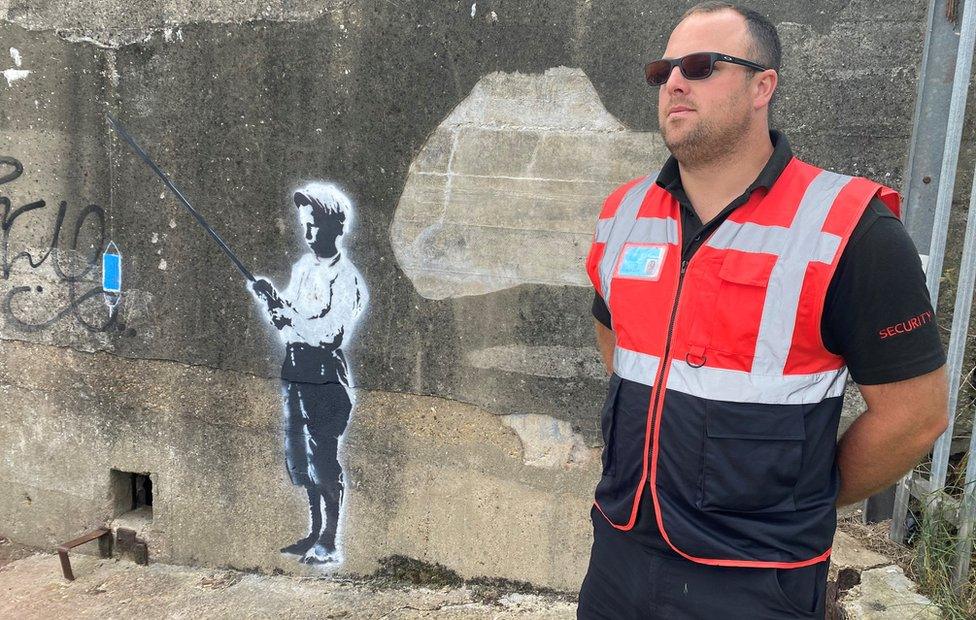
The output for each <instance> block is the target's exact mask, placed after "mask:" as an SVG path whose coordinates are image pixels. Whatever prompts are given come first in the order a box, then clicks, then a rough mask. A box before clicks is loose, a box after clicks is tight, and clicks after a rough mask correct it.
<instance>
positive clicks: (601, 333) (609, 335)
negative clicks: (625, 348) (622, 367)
mask: <svg viewBox="0 0 976 620" xmlns="http://www.w3.org/2000/svg"><path fill="white" fill-rule="evenodd" d="M593 325H594V326H595V327H596V346H597V348H598V349H600V356H601V357H602V358H603V365H604V366H606V367H607V374H608V375H609V374H611V373H612V372H613V349H614V347H616V346H617V336H616V335H614V333H613V330H611V329H608V328H607V327H606V326H605V325H604V324H603V323H601V322H600V321H598V320H596V319H593Z"/></svg>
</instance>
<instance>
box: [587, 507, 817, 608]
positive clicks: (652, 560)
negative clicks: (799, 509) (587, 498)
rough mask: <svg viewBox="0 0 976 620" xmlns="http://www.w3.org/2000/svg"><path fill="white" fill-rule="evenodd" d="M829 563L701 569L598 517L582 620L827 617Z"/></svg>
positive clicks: (594, 525)
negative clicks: (805, 565) (781, 567)
mask: <svg viewBox="0 0 976 620" xmlns="http://www.w3.org/2000/svg"><path fill="white" fill-rule="evenodd" d="M827 566H828V562H826V561H825V562H821V563H819V564H815V565H813V566H807V567H804V568H795V569H775V568H729V567H722V566H707V565H704V564H696V563H694V562H691V561H689V560H686V559H684V558H682V557H681V556H679V555H677V554H676V553H674V552H671V551H664V550H662V549H655V548H653V547H651V546H648V545H647V544H643V543H641V542H639V541H638V539H637V538H635V537H634V536H633V535H628V533H627V532H621V531H618V530H616V529H614V528H613V527H612V526H610V524H609V523H607V522H606V520H605V519H603V517H602V516H600V515H595V516H594V519H593V549H592V551H591V552H590V564H589V568H588V570H587V573H586V578H585V579H584V580H583V585H582V588H581V589H580V595H579V608H578V612H577V617H578V618H580V619H581V620H595V619H598V618H599V619H608V620H610V619H612V620H627V619H630V618H633V619H635V620H636V619H641V620H644V619H647V620H653V619H656V618H662V619H664V618H667V619H668V620H683V619H689V620H691V619H695V620H699V619H700V620H711V619H713V618H719V619H721V620H732V619H738V618H742V619H749V620H762V619H767V618H768V619H774V618H775V619H783V618H821V619H822V618H823V617H824V612H825V607H824V603H825V601H824V597H825V593H826V589H827Z"/></svg>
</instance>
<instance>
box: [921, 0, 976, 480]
mask: <svg viewBox="0 0 976 620" xmlns="http://www.w3.org/2000/svg"><path fill="white" fill-rule="evenodd" d="M974 43H976V0H969V1H968V2H966V6H965V8H964V9H963V16H962V33H961V38H960V40H959V59H958V61H957V64H956V77H955V79H956V83H955V84H953V89H952V90H953V92H952V95H953V97H952V102H951V104H950V107H949V115H950V119H949V128H950V132H949V136H948V137H947V138H946V160H945V161H944V162H943V165H942V186H941V187H940V188H939V198H938V204H937V205H936V225H935V228H934V229H933V231H932V243H933V246H932V247H933V248H934V247H935V245H934V244H935V241H936V237H938V238H939V241H940V243H941V245H940V247H939V252H938V256H936V253H935V252H933V253H931V254H930V256H929V261H930V265H929V271H928V272H927V273H926V274H925V275H926V282H927V284H928V287H929V292H930V295H931V296H932V305H933V306H934V305H935V304H936V303H937V302H938V295H939V276H941V275H942V259H943V258H944V257H945V239H946V235H947V234H948V229H949V210H950V208H951V207H952V192H953V189H954V188H955V181H956V178H955V177H956V164H957V162H958V159H959V144H960V142H961V139H962V125H963V117H964V115H965V111H966V92H967V91H968V90H969V78H970V76H971V73H972V65H973V44H974ZM952 106H958V107H957V108H953V107H952ZM950 146H951V147H952V149H951V151H950ZM950 158H951V161H950ZM972 214H973V210H972V205H970V220H971V219H972ZM966 235H967V236H966V241H967V242H968V241H969V222H967V225H966ZM965 251H966V250H965V249H964V250H963V262H962V267H961V269H962V270H966V269H967V268H968V267H969V263H968V262H967V260H972V259H973V258H972V256H970V257H968V258H967V255H966V254H965ZM970 251H972V249H971V248H970ZM936 257H938V262H935V259H936ZM962 278H963V272H962V271H960V273H959V286H957V287H956V308H957V310H955V311H954V312H958V308H960V306H961V304H960V302H959V298H960V297H964V298H965V300H964V304H965V308H966V316H965V321H966V322H965V323H960V324H959V325H958V327H957V319H958V318H959V317H957V316H955V315H954V316H953V318H952V335H951V337H950V340H949V368H948V370H949V381H950V383H949V428H947V429H946V432H945V433H943V434H942V436H941V437H939V440H938V441H937V442H936V443H935V450H934V452H933V453H932V478H931V485H930V489H931V490H932V491H939V490H942V487H944V486H945V480H946V469H947V468H948V465H949V450H950V448H951V444H952V429H953V422H954V418H955V417H956V404H957V403H958V394H957V392H958V390H959V373H960V372H961V371H962V355H963V352H964V351H965V349H966V332H968V326H969V308H970V307H971V305H972V295H973V287H972V284H971V283H970V284H969V287H968V288H963V285H962ZM957 329H958V330H959V331H962V332H963V333H962V334H960V333H958V331H957ZM957 340H958V341H959V344H958V345H956V346H957V348H958V351H956V352H955V353H954V351H953V342H954V341H957Z"/></svg>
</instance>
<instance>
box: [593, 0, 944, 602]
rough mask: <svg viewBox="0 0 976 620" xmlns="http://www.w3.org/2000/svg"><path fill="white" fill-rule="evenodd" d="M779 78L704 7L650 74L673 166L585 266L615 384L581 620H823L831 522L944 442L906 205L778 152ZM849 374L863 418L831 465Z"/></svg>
mask: <svg viewBox="0 0 976 620" xmlns="http://www.w3.org/2000/svg"><path fill="white" fill-rule="evenodd" d="M780 56H781V52H780V43H779V38H778V36H777V33H776V29H775V27H774V26H773V25H772V24H771V23H769V21H768V20H766V19H765V18H764V17H763V16H762V15H760V14H758V13H756V12H754V11H751V10H748V9H745V8H741V7H737V6H735V5H731V4H727V3H723V2H706V3H703V4H700V5H698V6H696V7H695V8H693V9H691V10H690V11H689V12H688V13H686V14H685V16H684V17H683V18H682V20H681V22H680V23H679V24H678V26H677V27H676V28H675V30H674V31H673V32H672V34H671V37H670V39H669V41H668V46H667V50H666V51H665V54H664V58H663V59H661V60H657V61H654V62H651V63H648V64H647V66H646V67H645V75H646V78H647V81H648V83H649V84H651V85H652V86H654V87H656V88H658V102H659V108H658V117H659V122H660V128H661V134H662V137H663V138H664V141H665V144H666V145H667V146H668V149H669V150H670V151H671V154H672V157H671V158H670V159H669V160H668V161H667V162H666V163H665V165H664V167H663V169H662V170H661V171H660V172H659V173H655V174H651V175H648V176H645V177H642V178H639V179H635V180H633V181H631V182H629V183H626V184H624V185H623V186H621V187H619V188H618V189H617V190H616V191H614V192H613V193H612V194H611V195H610V196H609V197H608V198H607V200H606V202H605V203H604V205H603V209H602V212H601V213H600V216H599V221H598V222H597V227H596V234H595V236H594V241H593V244H592V247H591V249H590V253H589V256H588V258H587V272H588V274H589V276H590V279H591V281H592V282H593V285H594V288H595V290H596V299H595V301H594V315H595V317H596V318H597V338H598V343H599V345H600V349H601V352H602V353H603V355H604V359H605V361H606V362H607V365H608V370H610V371H612V374H611V378H610V386H609V391H608V395H607V399H606V402H605V405H604V409H603V415H602V428H603V436H604V442H605V449H604V454H603V475H602V477H601V479H600V482H599V484H598V485H597V489H596V501H595V503H594V507H593V511H592V515H593V525H594V543H593V549H592V552H591V557H590V565H589V569H588V571H587V575H586V578H585V580H584V582H583V585H582V588H581V591H580V603H579V617H580V618H614V619H621V618H665V617H667V618H719V617H724V618H750V619H752V618H795V617H801V618H816V617H823V615H824V608H825V604H824V592H825V586H826V574H827V564H828V561H829V558H830V547H831V542H832V540H833V536H834V530H835V527H836V506H839V505H844V504H850V503H853V502H856V501H858V500H861V499H863V498H865V497H867V496H868V495H870V494H872V493H874V492H876V491H878V490H880V489H882V488H885V487H886V486H888V485H890V484H891V483H892V482H893V481H895V480H896V479H898V478H899V477H900V476H901V475H903V474H904V473H905V472H906V471H907V470H908V469H909V468H910V467H911V466H912V465H914V464H915V463H916V462H917V461H918V460H919V459H920V458H921V457H922V455H924V454H925V453H926V452H927V451H928V450H929V449H930V447H931V445H932V443H933V442H934V440H935V439H936V438H937V437H938V436H939V435H940V434H941V433H942V431H943V430H944V429H945V427H946V423H947V420H946V400H947V399H946V381H945V373H944V364H945V355H944V352H943V349H942V345H941V343H940V340H939V337H938V333H937V331H936V325H935V322H934V317H933V313H932V306H931V303H930V301H929V299H928V294H927V291H926V289H925V284H924V274H923V272H922V269H921V264H920V261H919V259H918V255H917V253H916V250H915V248H914V247H913V245H912V242H911V240H910V239H909V238H908V236H907V234H906V233H905V230H904V228H903V227H902V226H901V223H900V222H899V220H898V213H899V208H900V206H899V197H898V194H897V193H896V192H894V191H893V190H891V189H889V188H887V187H884V186H882V185H879V184H877V183H874V182H872V181H869V180H867V179H863V178H852V177H849V176H844V175H840V174H836V173H833V172H829V171H826V170H822V169H820V168H818V167H816V166H813V165H811V164H808V163H804V162H802V161H800V160H799V159H797V158H795V157H794V156H793V155H792V153H791V151H790V147H789V144H788V142H787V140H786V138H785V137H784V136H783V135H781V134H780V133H778V132H775V131H772V132H771V131H770V130H769V122H768V109H769V103H770V100H771V99H772V97H773V93H774V91H775V90H776V85H777V75H778V74H777V72H778V70H779V66H780ZM849 372H850V374H851V375H852V376H853V378H854V380H855V381H856V383H857V384H858V385H859V387H860V390H861V393H862V395H863V396H864V399H865V401H866V403H867V405H868V409H867V411H865V412H864V413H863V414H862V415H861V416H860V418H859V419H858V420H857V421H856V422H855V423H854V424H853V425H852V426H851V427H850V429H849V430H848V431H847V432H846V433H845V434H844V436H843V437H842V439H841V441H840V442H839V444H838V442H837V440H836V437H837V432H838V424H839V420H840V413H841V406H842V402H843V396H844V387H845V384H846V380H847V377H848V373H849Z"/></svg>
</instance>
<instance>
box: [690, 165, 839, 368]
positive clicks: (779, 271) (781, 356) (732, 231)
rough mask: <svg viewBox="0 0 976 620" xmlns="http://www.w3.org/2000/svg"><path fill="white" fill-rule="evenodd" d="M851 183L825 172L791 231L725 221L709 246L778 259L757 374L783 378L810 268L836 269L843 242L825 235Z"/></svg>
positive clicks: (808, 193)
mask: <svg viewBox="0 0 976 620" xmlns="http://www.w3.org/2000/svg"><path fill="white" fill-rule="evenodd" d="M850 181H851V177H849V176H844V175H840V174H836V173H833V172H828V171H826V170H824V171H822V172H821V173H820V174H818V175H817V176H816V178H814V179H813V181H812V182H811V183H810V185H809V187H807V190H806V192H805V193H804V194H803V199H802V200H801V201H800V205H799V207H798V208H797V211H796V215H795V216H794V218H793V222H792V223H791V224H790V227H789V228H784V227H782V226H761V225H758V224H754V223H747V224H741V223H737V222H732V221H729V220H726V221H725V222H723V223H722V225H721V226H719V228H718V230H716V231H715V233H714V234H713V235H712V237H711V238H710V239H709V240H708V245H709V246H710V247H715V248H719V249H730V250H742V251H745V252H765V253H769V254H776V255H777V256H778V257H779V258H778V259H777V261H776V264H775V265H774V266H773V270H772V272H770V275H769V284H768V285H767V288H766V301H765V304H764V306H763V314H762V321H761V323H760V325H759V338H758V339H757V341H756V351H755V358H754V360H753V372H755V373H757V374H759V375H782V373H783V369H784V368H785V367H786V359H787V356H788V355H789V352H790V346H791V345H792V342H793V329H794V327H795V325H796V312H797V308H798V307H799V305H800V293H801V290H802V288H803V279H804V275H805V273H806V270H807V265H808V264H810V262H812V261H817V262H821V263H827V264H829V263H831V262H833V260H834V255H835V254H836V253H837V248H838V247H840V237H838V236H837V235H832V234H830V233H825V232H823V231H822V230H821V229H822V228H823V225H824V222H825V221H826V220H827V215H828V214H829V213H830V208H831V206H833V204H834V200H835V199H836V198H837V195H838V194H839V193H840V191H841V190H842V189H843V188H844V186H845V185H847V183H849V182H850Z"/></svg>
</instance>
